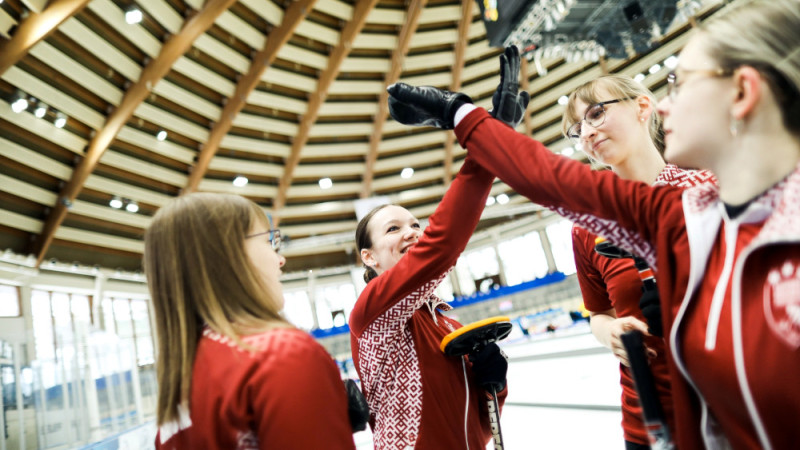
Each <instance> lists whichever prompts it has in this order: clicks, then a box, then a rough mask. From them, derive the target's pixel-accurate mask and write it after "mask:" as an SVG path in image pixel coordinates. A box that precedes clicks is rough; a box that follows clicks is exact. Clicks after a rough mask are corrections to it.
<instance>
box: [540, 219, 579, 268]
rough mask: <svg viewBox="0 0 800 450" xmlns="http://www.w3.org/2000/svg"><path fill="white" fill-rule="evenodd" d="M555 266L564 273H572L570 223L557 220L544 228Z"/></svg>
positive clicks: (573, 265)
mask: <svg viewBox="0 0 800 450" xmlns="http://www.w3.org/2000/svg"><path fill="white" fill-rule="evenodd" d="M545 231H546V233H547V239H548V240H549V241H550V248H551V249H552V251H553V259H555V261H556V268H557V269H558V271H559V272H562V273H564V275H572V274H573V273H575V272H576V270H575V255H574V254H573V253H572V223H571V222H570V221H568V220H559V221H558V222H556V223H554V224H551V225H549V226H548V227H547V228H546V229H545Z"/></svg>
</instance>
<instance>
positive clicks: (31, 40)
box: [0, 0, 89, 75]
mask: <svg viewBox="0 0 800 450" xmlns="http://www.w3.org/2000/svg"><path fill="white" fill-rule="evenodd" d="M88 3H89V0H53V1H52V2H50V4H49V5H47V8H46V9H45V10H44V11H42V12H41V13H39V14H35V13H31V15H29V16H28V17H27V18H26V19H24V20H23V21H22V23H20V24H19V26H18V27H17V30H16V31H15V32H14V36H12V37H11V39H9V40H3V41H0V75H2V74H3V73H5V71H6V70H8V69H9V68H10V67H11V66H13V65H14V64H16V63H18V62H19V60H21V59H22V58H24V57H25V55H27V54H28V52H29V51H30V49H31V48H33V46H34V45H36V44H38V43H39V42H41V41H42V40H43V39H45V38H46V37H47V36H50V34H51V33H53V31H55V30H56V28H58V26H59V25H61V24H62V23H63V22H64V21H65V20H67V19H69V18H70V17H72V16H73V15H75V14H76V13H77V12H78V11H80V10H82V9H83V7H84V6H86V5H87V4H88Z"/></svg>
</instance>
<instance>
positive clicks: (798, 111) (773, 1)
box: [698, 0, 800, 135]
mask: <svg viewBox="0 0 800 450" xmlns="http://www.w3.org/2000/svg"><path fill="white" fill-rule="evenodd" d="M698 33H699V35H700V36H702V39H703V42H704V44H705V45H706V49H707V50H708V54H709V55H710V57H711V58H713V59H714V60H715V61H716V62H717V63H718V64H719V66H720V68H721V69H727V70H733V69H736V68H737V67H739V66H743V65H747V66H752V67H754V68H755V69H758V70H759V72H761V75H762V76H763V77H764V78H765V79H766V80H767V83H768V84H769V85H770V89H771V90H772V92H773V94H774V95H775V98H776V99H777V101H778V104H779V105H780V108H781V113H782V115H783V123H784V126H785V127H786V128H787V130H789V132H791V133H793V134H795V135H800V1H798V0H754V1H750V2H744V3H742V4H740V5H737V6H735V7H733V8H732V9H731V10H729V11H725V12H723V13H721V14H719V15H717V16H714V17H712V18H711V19H709V20H708V21H707V22H704V23H703V24H702V25H701V26H700V27H699V28H698Z"/></svg>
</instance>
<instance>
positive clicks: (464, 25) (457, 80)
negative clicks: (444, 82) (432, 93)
mask: <svg viewBox="0 0 800 450" xmlns="http://www.w3.org/2000/svg"><path fill="white" fill-rule="evenodd" d="M474 4H475V2H473V1H472V0H461V20H460V21H459V22H458V40H457V41H456V48H455V62H454V64H453V82H452V83H451V84H450V90H451V91H453V92H458V91H460V90H461V74H462V72H463V71H464V53H465V52H466V49H467V43H468V40H469V27H470V25H472V7H473V5H474ZM455 140H456V135H455V133H454V132H452V131H448V132H447V138H445V141H444V176H443V177H442V181H443V182H444V185H445V186H449V185H450V182H451V181H452V180H453V144H454V143H455Z"/></svg>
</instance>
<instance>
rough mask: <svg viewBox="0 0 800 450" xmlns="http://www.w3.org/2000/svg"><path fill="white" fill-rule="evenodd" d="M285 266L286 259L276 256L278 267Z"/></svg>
mask: <svg viewBox="0 0 800 450" xmlns="http://www.w3.org/2000/svg"><path fill="white" fill-rule="evenodd" d="M284 264H286V257H285V256H283V255H280V254H279V255H278V267H283V265H284Z"/></svg>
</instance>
